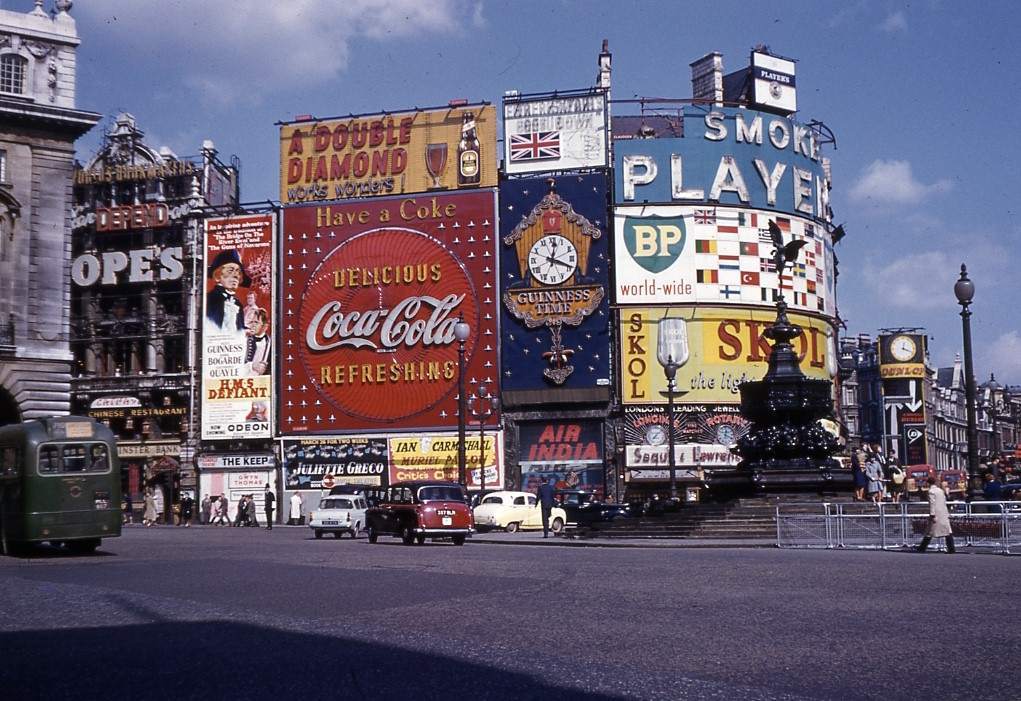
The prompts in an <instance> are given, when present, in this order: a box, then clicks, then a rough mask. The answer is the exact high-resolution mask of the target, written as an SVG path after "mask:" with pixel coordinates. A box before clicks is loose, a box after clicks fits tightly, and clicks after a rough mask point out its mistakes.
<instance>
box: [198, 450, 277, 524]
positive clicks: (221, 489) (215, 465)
mask: <svg viewBox="0 0 1021 701" xmlns="http://www.w3.org/2000/svg"><path fill="white" fill-rule="evenodd" d="M195 462H196V465H197V466H198V469H199V480H198V481H199V494H198V499H199V501H201V500H202V499H203V498H204V497H205V496H206V495H208V496H209V497H210V498H214V497H215V498H220V499H226V500H227V516H228V518H229V519H230V522H231V523H234V522H235V521H236V520H237V508H238V502H240V501H241V498H242V497H244V496H247V497H249V498H251V499H252V500H254V502H255V513H256V517H257V518H258V520H259V522H260V523H261V522H262V520H263V519H264V518H265V516H264V507H265V500H264V497H263V495H264V494H265V491H266V485H267V484H268V485H269V487H270V489H271V490H272V491H273V493H274V494H275V495H278V496H279V491H278V488H277V463H276V458H275V457H274V455H273V453H270V452H253V453H203V454H200V455H198V456H197V457H196V459H195ZM279 518H280V503H279V500H278V503H277V513H276V520H277V521H279Z"/></svg>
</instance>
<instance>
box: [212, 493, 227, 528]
mask: <svg viewBox="0 0 1021 701" xmlns="http://www.w3.org/2000/svg"><path fill="white" fill-rule="evenodd" d="M212 515H213V519H212V521H211V523H215V524H216V525H217V526H222V525H224V524H226V525H228V526H229V525H230V516H229V515H228V514H227V497H225V496H224V495H222V494H221V495H220V496H218V497H216V500H215V501H214V502H213V513H212Z"/></svg>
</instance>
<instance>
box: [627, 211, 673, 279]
mask: <svg viewBox="0 0 1021 701" xmlns="http://www.w3.org/2000/svg"><path fill="white" fill-rule="evenodd" d="M685 238H686V236H685V233H684V218H683V217H626V218H625V219H624V243H625V245H626V246H627V251H628V253H630V254H631V257H632V258H633V259H634V261H635V262H636V263H638V265H640V266H642V267H643V268H645V269H646V270H648V271H649V272H650V273H659V272H662V271H664V270H666V269H667V268H669V267H670V266H671V265H673V264H674V261H676V260H677V257H678V256H680V255H681V252H682V251H683V250H684V241H685Z"/></svg>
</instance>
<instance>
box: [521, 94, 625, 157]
mask: <svg viewBox="0 0 1021 701" xmlns="http://www.w3.org/2000/svg"><path fill="white" fill-rule="evenodd" d="M503 132H504V138H503V163H504V166H503V167H504V172H506V173H507V174H508V175H518V174H524V173H541V172H549V171H553V170H569V169H572V168H605V167H606V165H607V149H606V93H605V92H586V93H579V94H574V95H571V94H556V95H550V96H528V97H520V96H516V95H515V96H506V97H504V100H503Z"/></svg>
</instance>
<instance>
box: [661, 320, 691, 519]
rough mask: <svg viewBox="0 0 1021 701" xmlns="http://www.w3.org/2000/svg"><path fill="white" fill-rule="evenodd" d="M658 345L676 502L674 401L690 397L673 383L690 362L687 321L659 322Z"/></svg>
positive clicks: (671, 485)
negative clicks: (685, 323)
mask: <svg viewBox="0 0 1021 701" xmlns="http://www.w3.org/2000/svg"><path fill="white" fill-rule="evenodd" d="M658 330H659V333H658V337H659V338H658V341H657V343H656V359H657V360H659V364H660V365H662V366H663V372H664V374H666V382H667V389H666V392H663V394H665V395H666V398H667V424H668V425H667V430H666V435H667V451H668V452H667V464H668V465H669V466H670V498H671V499H673V500H676V499H677V464H676V462H677V461H676V458H675V457H674V397H679V396H682V395H685V394H687V391H686V390H683V391H677V390H676V389H675V386H674V380H675V378H676V377H677V368H679V367H681V366H682V365H684V364H685V363H686V362H688V329H687V327H686V326H685V325H684V319H670V318H663V319H660V320H659V329H658Z"/></svg>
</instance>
